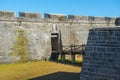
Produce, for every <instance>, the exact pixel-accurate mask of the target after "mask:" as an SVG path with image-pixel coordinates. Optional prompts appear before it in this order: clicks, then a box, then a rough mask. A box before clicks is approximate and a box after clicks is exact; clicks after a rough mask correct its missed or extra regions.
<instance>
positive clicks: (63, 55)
mask: <svg viewBox="0 0 120 80" xmlns="http://www.w3.org/2000/svg"><path fill="white" fill-rule="evenodd" d="M62 62H65V54H62Z"/></svg>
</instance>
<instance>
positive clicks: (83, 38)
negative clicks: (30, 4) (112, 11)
mask: <svg viewBox="0 0 120 80" xmlns="http://www.w3.org/2000/svg"><path fill="white" fill-rule="evenodd" d="M72 19H73V20H71V22H70V19H68V18H67V16H66V15H61V14H46V15H45V19H41V15H40V14H39V13H26V12H21V13H20V14H19V17H15V16H14V12H2V11H0V41H1V42H0V56H1V57H4V56H11V54H10V53H11V52H12V50H11V48H12V46H13V45H14V44H15V43H16V37H17V35H18V32H17V30H18V29H22V30H23V31H24V33H25V36H26V37H27V39H28V50H27V51H28V53H29V54H28V55H29V59H30V60H40V59H45V58H46V59H49V58H50V56H51V50H52V49H51V34H52V33H58V34H61V41H62V45H66V46H68V45H71V44H75V45H81V44H85V43H86V42H87V38H88V33H89V29H91V28H97V27H104V26H107V25H108V23H106V22H105V19H104V20H103V21H101V20H94V21H93V22H90V21H88V17H87V16H74V18H72ZM114 21H115V19H113V22H112V21H111V22H110V23H109V26H114V25H115V24H114ZM110 34H111V35H112V33H110ZM118 34H119V32H118V33H113V35H115V36H119V35H118ZM91 35H94V33H92V34H91ZM95 35H98V33H95ZM95 35H94V36H95ZM99 35H101V36H102V35H107V34H106V33H104V34H102V33H101V34H99ZM115 36H114V37H115ZM114 37H112V38H114ZM89 38H90V39H91V40H96V39H97V37H89ZM99 39H101V40H106V39H107V37H104V38H103V37H102V38H99ZM114 40H120V38H119V37H117V38H114ZM90 42H91V41H90ZM96 43H97V42H95V43H94V45H96ZM112 44H113V43H111V44H110V45H112ZM89 45H92V44H89ZM102 45H103V44H102ZM102 45H101V46H102ZM110 45H107V46H110ZM114 46H116V45H114ZM117 46H119V45H117ZM93 49H94V48H93ZM117 49H118V48H117ZM96 50H97V49H96ZM7 58H8V57H6V58H5V59H4V58H1V59H2V60H0V63H4V60H5V62H6V61H8V62H9V58H8V60H7ZM11 62H12V61H11Z"/></svg>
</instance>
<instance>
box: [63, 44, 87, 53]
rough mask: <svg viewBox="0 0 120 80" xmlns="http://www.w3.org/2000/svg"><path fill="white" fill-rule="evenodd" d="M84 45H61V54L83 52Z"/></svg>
mask: <svg viewBox="0 0 120 80" xmlns="http://www.w3.org/2000/svg"><path fill="white" fill-rule="evenodd" d="M84 52H85V45H71V46H62V54H84Z"/></svg>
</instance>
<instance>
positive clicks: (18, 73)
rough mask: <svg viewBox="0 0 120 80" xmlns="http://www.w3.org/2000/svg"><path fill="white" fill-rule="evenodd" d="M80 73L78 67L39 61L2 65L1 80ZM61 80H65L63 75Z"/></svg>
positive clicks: (0, 68)
mask: <svg viewBox="0 0 120 80" xmlns="http://www.w3.org/2000/svg"><path fill="white" fill-rule="evenodd" d="M80 71H81V68H80V67H78V66H72V65H66V64H60V63H56V62H49V61H37V62H28V63H18V64H1V65H0V80H28V79H33V78H36V77H38V76H39V77H42V76H45V75H50V74H54V73H56V72H64V73H80ZM63 76H64V75H63ZM78 77H79V76H78ZM54 78H55V77H54V76H53V79H52V80H54ZM43 80H47V79H43ZM48 80H49V79H48ZM58 80H59V79H58ZM61 80H64V79H62V75H61ZM69 80H71V79H69Z"/></svg>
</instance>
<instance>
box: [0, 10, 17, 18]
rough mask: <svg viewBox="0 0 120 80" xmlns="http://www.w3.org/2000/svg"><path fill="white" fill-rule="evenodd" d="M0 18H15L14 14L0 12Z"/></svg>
mask: <svg viewBox="0 0 120 80" xmlns="http://www.w3.org/2000/svg"><path fill="white" fill-rule="evenodd" d="M0 17H5V18H12V17H15V13H14V12H7V11H0Z"/></svg>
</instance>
